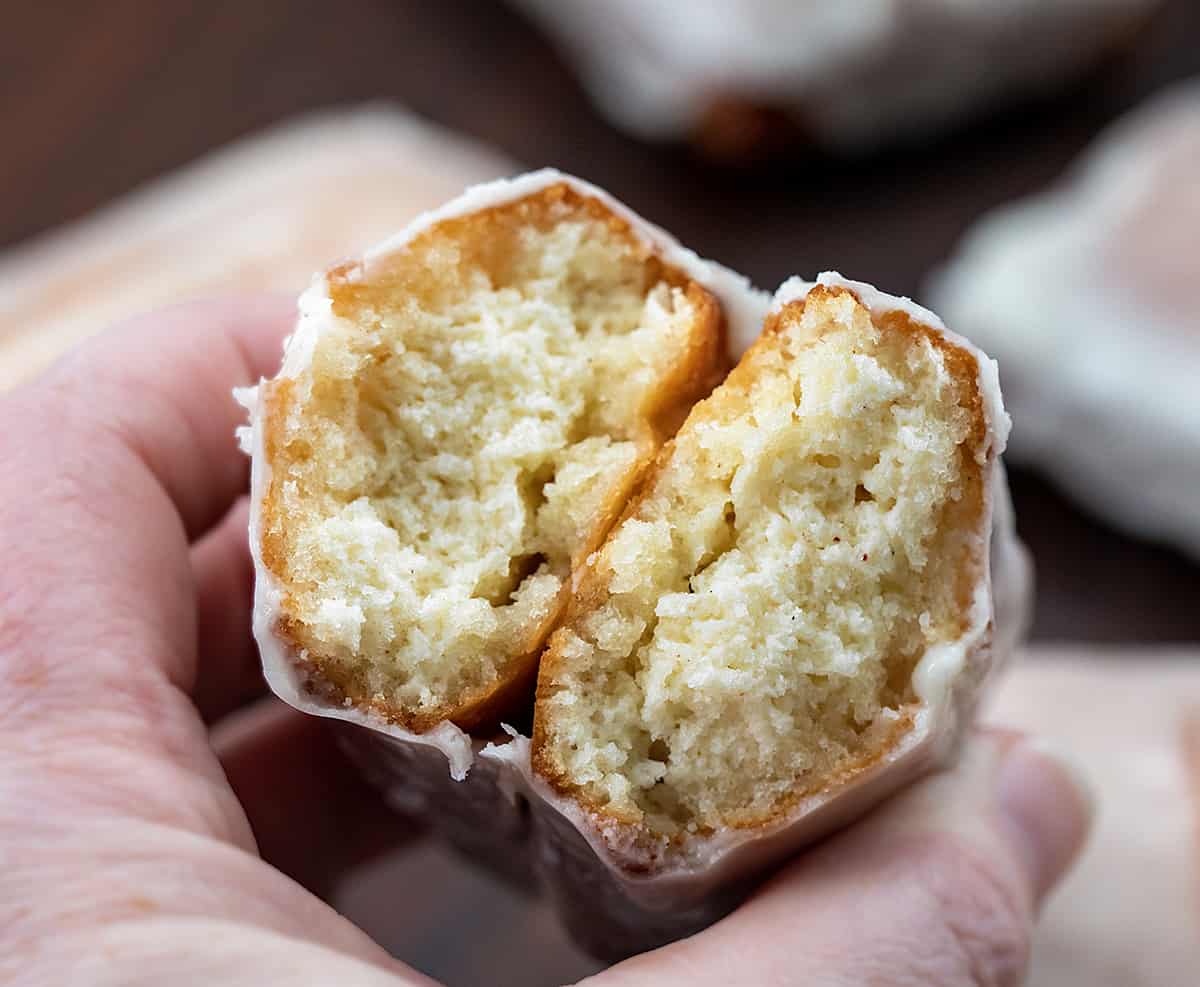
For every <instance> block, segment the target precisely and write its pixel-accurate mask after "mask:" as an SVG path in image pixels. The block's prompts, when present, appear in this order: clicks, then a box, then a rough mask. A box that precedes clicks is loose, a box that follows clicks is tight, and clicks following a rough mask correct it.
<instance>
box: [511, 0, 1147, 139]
mask: <svg viewBox="0 0 1200 987" xmlns="http://www.w3.org/2000/svg"><path fill="white" fill-rule="evenodd" d="M516 2H517V5H518V6H520V7H522V8H523V9H525V10H527V11H528V12H529V13H530V14H531V15H532V16H533V17H534V18H535V19H536V20H538V21H539V22H540V23H541V24H543V25H544V26H545V27H546V29H547V30H548V31H549V32H550V33H551V34H552V35H553V36H554V37H555V38H556V39H557V40H558V42H559V43H560V44H561V46H562V47H563V48H564V49H565V50H566V51H567V52H568V54H569V55H571V56H572V57H573V59H574V61H575V62H576V64H577V66H578V70H579V73H580V75H581V77H582V79H583V81H584V83H585V84H586V85H587V87H588V89H589V91H590V92H591V94H592V96H593V98H594V99H595V101H596V102H597V104H598V105H599V106H600V108H601V109H602V110H603V111H604V112H605V113H606V114H607V115H608V116H610V117H611V118H612V119H613V120H614V121H615V122H617V123H618V124H620V125H621V126H623V127H625V128H627V129H628V130H630V131H632V132H633V133H635V134H638V135H640V136H643V137H649V138H659V139H661V138H681V137H690V136H700V137H701V138H704V137H705V136H706V135H705V131H706V129H708V128H710V127H713V126H717V127H722V126H733V127H734V128H737V126H738V124H737V121H736V120H730V119H729V114H727V113H725V112H723V111H722V109H721V108H722V107H729V106H730V105H733V106H742V107H746V108H759V109H764V110H771V111H776V112H778V113H780V114H782V115H784V116H790V117H791V118H792V120H793V122H794V123H795V124H796V125H798V126H799V127H800V128H801V129H802V131H803V132H804V133H806V134H807V135H809V136H810V137H812V138H813V139H815V140H816V141H817V142H819V143H822V144H827V145H831V146H835V147H844V148H853V147H864V146H869V145H873V144H878V143H882V142H884V141H886V140H889V139H891V138H894V137H905V136H908V137H912V136H914V135H920V134H922V133H925V132H928V131H931V130H934V129H937V128H939V127H942V126H944V125H946V124H949V123H953V122H955V121H957V120H959V119H960V118H962V117H965V116H966V115H968V114H969V113H970V112H972V111H975V110H977V109H979V108H981V107H987V106H990V105H993V104H995V103H998V102H1000V101H1002V100H1004V99H1007V98H1010V97H1012V96H1015V95H1023V94H1028V93H1036V92H1039V91H1041V90H1045V89H1048V88H1050V87H1051V86H1053V85H1055V84H1057V83H1060V82H1062V81H1063V80H1066V79H1069V78H1070V77H1072V76H1073V75H1075V74H1077V73H1078V72H1079V71H1080V70H1081V69H1083V68H1085V67H1086V66H1088V65H1090V64H1092V63H1093V62H1094V61H1095V60H1096V58H1097V57H1098V56H1099V55H1101V54H1103V53H1104V52H1106V51H1108V50H1110V49H1112V48H1114V47H1116V45H1117V44H1118V43H1119V41H1120V40H1121V39H1123V38H1124V37H1125V36H1126V35H1127V34H1129V33H1130V32H1131V31H1132V30H1133V28H1134V25H1135V24H1137V23H1138V21H1139V20H1140V19H1141V18H1143V17H1144V16H1145V15H1146V14H1147V12H1148V11H1150V10H1151V9H1152V8H1153V7H1155V6H1156V3H1157V0H915V2H913V0H855V2H848V3H826V2H822V0H697V2H692V0H660V2H656V3H645V2H642V0H516ZM712 136H713V139H714V140H715V141H717V142H718V143H720V142H722V136H721V135H720V134H716V135H712ZM729 139H730V140H735V139H736V137H730V138H729Z"/></svg>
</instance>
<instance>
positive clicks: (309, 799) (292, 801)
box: [212, 698, 419, 896]
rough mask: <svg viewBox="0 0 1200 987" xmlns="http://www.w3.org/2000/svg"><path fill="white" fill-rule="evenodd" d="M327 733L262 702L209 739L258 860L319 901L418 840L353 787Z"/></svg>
mask: <svg viewBox="0 0 1200 987" xmlns="http://www.w3.org/2000/svg"><path fill="white" fill-rule="evenodd" d="M329 726H330V724H329V723H328V721H325V720H321V719H319V718H317V717H314V716H307V715H305V714H303V713H298V712H296V711H295V710H293V709H291V708H290V707H288V706H285V705H284V704H283V703H281V702H279V701H278V700H277V699H274V698H268V699H263V700H261V701H260V702H258V703H256V704H254V705H253V706H250V707H248V708H246V709H245V710H241V711H239V712H237V713H234V714H232V715H231V716H229V717H227V718H226V719H225V720H223V721H222V722H221V723H219V724H218V725H217V727H216V728H215V729H214V730H213V735H212V740H213V747H214V749H215V750H216V751H217V755H218V757H220V759H221V763H222V765H223V766H224V768H225V774H226V776H227V777H228V779H229V784H230V786H231V787H232V788H233V791H234V793H235V794H236V795H237V797H238V799H239V800H240V801H241V803H242V806H243V808H244V809H245V811H246V816H247V818H248V819H249V820H250V826H251V829H253V831H254V836H255V839H256V840H257V841H258V848H259V852H260V853H261V854H262V857H263V859H264V860H266V861H267V862H268V863H270V864H272V865H274V866H275V867H278V868H279V869H280V870H282V871H283V872H284V873H285V874H287V875H289V876H290V877H292V878H294V879H295V880H296V881H298V882H299V883H301V884H303V885H304V886H305V887H306V888H308V889H309V890H311V891H313V892H315V893H316V894H318V895H321V896H325V895H327V894H328V892H329V891H330V890H331V889H332V888H333V887H334V886H335V885H336V883H337V881H338V880H339V879H340V878H341V877H342V876H343V875H344V874H346V873H347V872H348V871H350V870H352V869H353V868H355V867H357V866H358V865H360V864H362V863H365V862H366V861H368V860H370V859H371V858H373V857H375V856H377V855H378V854H380V853H383V852H384V851H386V850H389V849H391V848H393V847H395V846H398V845H399V844H401V843H405V842H408V841H410V840H413V839H415V838H416V837H417V836H418V835H419V830H418V829H417V827H416V826H415V824H413V823H411V822H409V821H407V820H405V819H404V818H402V817H401V816H399V815H397V814H396V813H395V812H394V811H393V810H392V809H390V808H388V807H387V806H386V805H385V804H384V803H383V801H382V800H381V799H380V798H379V796H378V795H377V794H376V793H375V792H374V791H373V790H372V789H370V788H369V787H368V786H367V785H366V784H365V783H364V782H363V781H361V780H360V778H359V776H358V774H357V772H356V771H355V769H354V768H353V766H352V765H351V764H350V762H349V761H348V760H347V758H346V757H345V756H344V755H343V754H342V753H341V751H340V750H339V748H338V746H337V744H336V743H335V738H334V737H332V736H330V735H329Z"/></svg>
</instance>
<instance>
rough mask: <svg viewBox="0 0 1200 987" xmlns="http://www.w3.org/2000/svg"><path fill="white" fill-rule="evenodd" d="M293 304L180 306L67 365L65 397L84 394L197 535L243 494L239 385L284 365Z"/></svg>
mask: <svg viewBox="0 0 1200 987" xmlns="http://www.w3.org/2000/svg"><path fill="white" fill-rule="evenodd" d="M294 317H295V306H294V303H293V302H291V301H287V300H284V299H281V298H276V297H274V296H266V297H255V298H244V299H237V300H231V301H223V302H207V303H199V304H192V305H182V306H178V307H176V308H172V309H167V310H164V311H161V312H157V313H155V314H153V315H149V316H144V317H142V318H140V319H135V320H133V321H131V322H129V323H128V324H127V325H125V326H123V327H121V328H119V329H116V330H113V331H110V332H108V333H105V334H103V335H101V336H99V337H97V338H95V339H93V340H91V341H90V342H89V343H88V344H87V345H85V346H83V347H82V348H81V349H80V350H78V351H77V352H76V353H75V354H74V355H73V357H71V358H69V359H67V360H65V361H63V363H62V364H61V365H60V366H59V367H57V368H56V370H55V371H54V373H56V374H57V375H59V376H60V377H61V385H60V387H59V393H60V394H62V395H70V394H74V395H78V396H79V397H80V399H82V400H86V403H87V406H88V408H89V410H90V411H91V413H92V415H93V416H94V419H95V421H96V424H97V425H99V426H101V427H102V429H103V432H105V433H107V435H108V436H109V437H110V438H112V439H115V440H116V441H118V442H120V443H121V444H123V445H124V446H125V447H126V448H127V449H128V450H129V451H131V452H132V453H133V454H134V455H135V456H136V457H137V459H138V460H139V461H140V463H141V464H142V465H143V466H144V467H145V468H146V469H147V470H149V472H150V473H151V474H152V475H153V476H154V478H155V479H156V480H157V482H158V484H159V485H160V486H161V487H162V488H163V490H165V491H166V493H167V495H168V497H169V499H170V501H171V503H172V504H173V505H174V507H175V509H176V511H177V512H178V514H179V517H180V518H181V519H182V521H183V524H184V527H185V529H186V530H187V532H188V535H189V537H192V538H194V537H196V536H197V535H199V534H200V533H202V532H203V531H204V530H206V529H207V528H208V527H209V526H210V525H212V524H214V523H215V522H216V521H217V520H218V519H219V518H221V517H222V516H223V515H224V514H225V512H226V511H227V510H228V509H229V507H230V505H231V504H232V503H233V501H234V500H235V499H236V498H237V496H238V495H239V494H241V493H242V492H243V491H244V490H245V486H246V478H247V475H248V473H247V464H246V458H245V456H244V455H242V453H241V452H240V451H239V450H238V449H237V447H236V445H235V444H234V442H233V431H234V429H235V428H236V427H237V426H238V425H240V424H242V422H243V420H244V418H245V412H244V411H243V410H242V409H241V408H240V407H238V405H237V404H236V402H234V400H233V398H232V395H231V394H230V392H231V390H232V389H233V388H234V387H236V386H242V385H246V384H251V383H254V382H255V381H257V380H258V379H259V378H260V377H263V376H267V375H270V374H273V373H274V372H275V371H276V370H278V369H279V364H280V360H281V357H282V343H283V338H284V336H285V334H286V333H287V331H288V329H289V328H290V326H291V323H292V321H293V319H294Z"/></svg>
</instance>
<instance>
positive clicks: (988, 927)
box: [589, 732, 1092, 987]
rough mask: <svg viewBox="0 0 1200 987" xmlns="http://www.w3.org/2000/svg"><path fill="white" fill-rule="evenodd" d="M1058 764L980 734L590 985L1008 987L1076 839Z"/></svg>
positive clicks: (1074, 806)
mask: <svg viewBox="0 0 1200 987" xmlns="http://www.w3.org/2000/svg"><path fill="white" fill-rule="evenodd" d="M1091 815H1092V801H1091V797H1090V793H1089V789H1088V788H1087V787H1086V785H1085V784H1084V783H1083V782H1082V781H1081V779H1080V778H1079V776H1078V775H1077V773H1076V771H1075V770H1074V768H1073V767H1071V765H1070V763H1069V762H1068V761H1065V760H1063V759H1062V758H1061V757H1060V756H1058V755H1055V754H1053V753H1052V752H1050V751H1049V750H1048V749H1047V748H1046V747H1045V746H1044V745H1043V744H1041V743H1039V742H1037V741H1031V740H1028V739H1025V738H1023V737H1021V736H1019V735H1016V734H1012V733H996V732H989V733H981V734H978V735H976V736H975V737H974V738H973V739H972V740H971V741H970V743H969V744H968V745H967V747H966V749H965V750H964V752H963V756H962V758H961V759H960V760H959V762H958V764H957V765H956V766H955V767H954V768H953V769H952V770H950V771H946V772H943V773H941V774H938V775H934V776H932V777H930V778H927V779H926V780H924V781H922V782H921V783H919V784H917V785H915V786H914V787H913V788H911V789H909V790H907V791H906V792H904V793H903V794H901V795H899V796H897V797H896V798H894V799H892V800H891V801H889V802H888V803H886V804H885V805H884V806H882V807H881V808H880V809H879V810H878V811H876V812H875V813H874V814H872V815H871V816H869V817H868V818H866V819H865V820H863V821H862V822H861V823H860V824H858V825H857V826H854V827H852V828H851V829H849V830H847V831H846V832H844V833H842V834H840V835H838V836H836V837H834V838H833V839H830V840H827V841H826V842H825V843H823V844H821V845H820V846H818V847H817V848H816V849H814V850H812V851H811V852H809V853H806V854H805V855H803V856H802V857H800V858H799V859H797V860H796V861H794V862H793V863H792V864H791V865H789V866H788V867H787V868H786V869H785V870H784V871H783V872H782V873H780V874H779V875H778V876H777V877H775V878H774V879H773V880H771V881H770V882H769V883H768V884H767V885H765V886H764V887H763V888H762V889H761V890H760V891H759V892H758V893H757V894H756V895H755V896H754V897H753V898H751V899H750V901H748V902H747V903H746V904H745V905H743V906H742V907H741V908H740V909H738V910H737V911H736V912H734V913H733V914H732V915H730V916H729V917H728V918H726V919H724V920H723V921H721V922H719V923H717V924H716V925H715V926H713V927H712V928H711V929H708V930H706V931H705V932H702V933H700V934H698V935H696V936H693V937H692V938H690V939H687V940H684V941H683V942H679V943H675V944H674V945H672V946H667V947H665V948H663V949H660V950H657V951H656V952H653V953H646V954H644V955H642V956H639V957H635V958H634V959H632V960H628V961H626V962H625V963H622V964H620V965H618V966H616V967H613V968H612V969H611V970H609V971H607V972H606V973H604V974H601V975H599V976H598V977H597V978H595V979H594V980H593V981H589V983H591V984H593V985H594V987H617V985H621V984H625V985H633V984H650V983H653V984H656V985H658V984H671V983H675V982H678V983H681V984H682V983H687V984H688V985H689V987H703V985H707V984H713V985H716V984H735V983H770V984H780V985H782V984H806V985H807V984H830V985H840V984H845V985H851V984H855V985H858V984H880V985H883V984H887V985H905V984H914V985H915V984H922V985H930V987H960V985H962V987H970V985H975V984H987V985H1015V984H1019V983H1020V982H1021V980H1022V978H1023V976H1024V972H1025V968H1026V965H1027V963H1028V956H1029V946H1030V937H1031V932H1032V928H1033V922H1034V917H1035V915H1036V912H1037V909H1038V906H1039V904H1040V903H1041V900H1042V898H1043V897H1044V896H1045V894H1046V893H1047V892H1048V891H1049V890H1050V889H1051V888H1052V887H1053V886H1054V885H1055V884H1056V883H1057V882H1058V880H1059V879H1060V878H1061V877H1062V876H1063V874H1064V873H1065V872H1066V870H1067V868H1068V867H1069V866H1070V864H1071V861H1072V860H1073V859H1074V857H1075V855H1076V854H1077V853H1078V851H1079V849H1080V847H1081V846H1082V844H1083V841H1084V839H1085V837H1086V833H1087V830H1088V828H1089V824H1090V819H1091Z"/></svg>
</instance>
